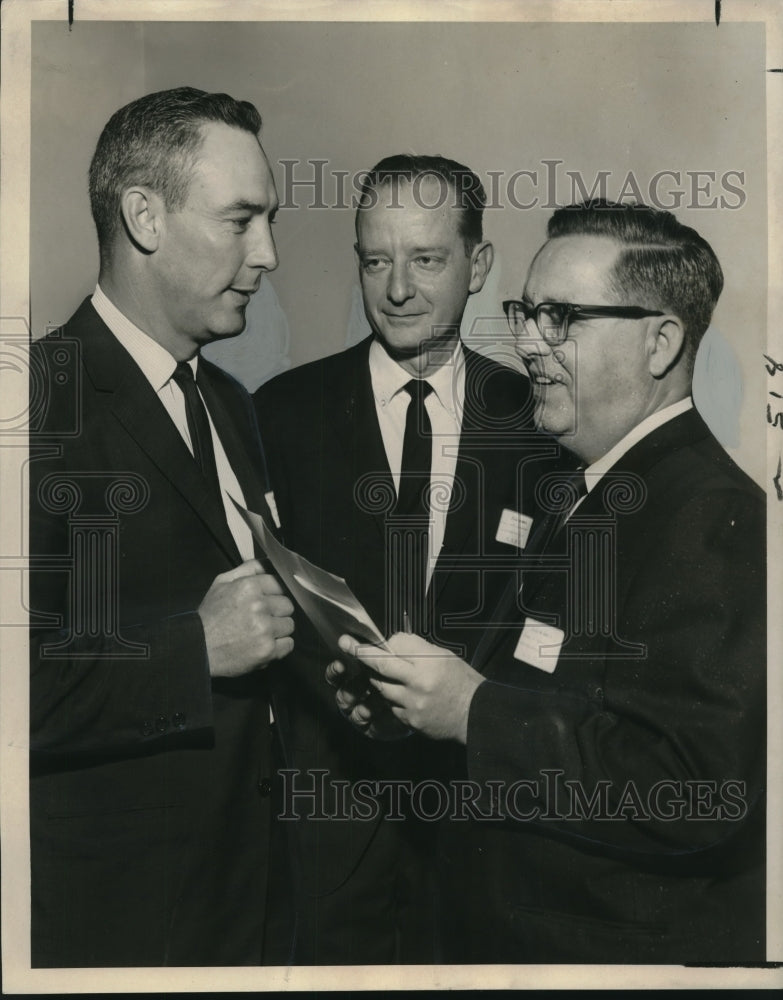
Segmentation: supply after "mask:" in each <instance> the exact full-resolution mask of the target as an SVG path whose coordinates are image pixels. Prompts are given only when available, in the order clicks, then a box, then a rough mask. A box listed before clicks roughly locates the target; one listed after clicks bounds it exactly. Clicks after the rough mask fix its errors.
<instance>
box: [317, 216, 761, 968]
mask: <svg viewBox="0 0 783 1000" xmlns="http://www.w3.org/2000/svg"><path fill="white" fill-rule="evenodd" d="M548 235H549V239H548V241H547V242H546V243H545V244H544V245H543V247H542V248H541V249H540V250H539V252H538V253H537V255H536V257H535V259H534V260H533V263H532V265H531V267H530V271H529V273H528V277H527V282H526V285H525V290H524V293H523V295H522V298H521V299H520V300H512V301H510V302H507V303H505V304H504V305H505V308H506V312H507V315H508V318H509V323H510V325H511V328H512V330H513V332H514V334H515V336H516V337H517V345H518V346H517V350H518V352H519V354H520V355H521V357H522V358H523V359H524V361H525V363H526V365H527V368H528V371H529V373H530V377H531V381H532V384H533V393H534V398H535V417H536V423H537V425H538V426H539V427H540V428H542V429H543V430H545V431H546V432H548V433H549V434H552V435H554V436H555V437H556V438H557V439H558V440H559V441H560V442H561V443H562V444H563V445H564V446H566V447H567V448H569V449H570V450H571V451H572V452H573V453H574V454H575V455H576V456H577V458H578V459H579V461H580V462H581V464H582V471H581V472H579V473H576V474H572V475H571V476H570V477H569V478H568V480H566V481H565V482H562V481H558V480H556V479H552V478H546V477H545V479H544V480H542V482H541V483H540V484H539V492H540V494H541V495H542V497H545V496H546V495H548V496H549V498H550V504H551V508H552V509H551V511H550V514H549V516H544V517H541V518H539V521H538V523H537V524H534V526H533V530H532V532H531V538H530V542H529V543H528V548H527V550H526V554H525V557H524V559H523V566H522V568H523V575H524V582H523V585H522V588H521V591H520V589H519V586H518V585H515V586H512V587H510V588H509V589H508V590H507V593H506V594H505V596H504V599H503V600H501V602H500V603H499V605H498V607H497V609H496V611H495V615H494V627H493V628H492V629H490V630H489V631H488V632H487V634H486V636H485V637H484V639H483V640H482V642H481V643H480V645H479V648H478V649H477V651H476V653H475V654H474V657H473V660H472V661H471V665H470V666H469V665H468V663H466V662H464V661H462V660H460V659H458V658H457V657H455V656H454V655H453V654H451V653H446V652H444V651H442V650H438V649H437V648H436V647H435V646H433V645H432V644H429V643H427V642H426V641H425V640H423V639H421V638H419V637H417V636H405V635H400V636H394V637H392V638H391V639H390V640H388V645H389V647H390V648H391V649H392V651H393V653H394V654H395V655H393V656H388V655H384V654H383V653H381V652H380V651H378V650H375V651H373V650H371V649H369V648H365V650H364V651H363V653H362V658H363V659H364V660H365V662H366V663H367V664H370V665H371V666H372V667H373V668H374V669H375V670H376V671H378V673H379V674H380V675H381V677H380V678H375V679H373V680H372V681H371V682H370V683H371V685H372V687H373V688H374V690H376V691H378V692H380V693H381V695H383V696H384V697H385V698H387V699H388V702H389V704H390V705H391V706H392V711H393V713H394V714H395V716H396V717H397V718H398V719H399V720H400V721H401V722H402V723H404V724H405V725H407V726H410V727H411V728H413V729H415V730H417V731H419V732H423V733H425V734H427V735H429V736H431V737H432V738H434V739H440V740H451V741H455V742H456V743H458V744H463V745H464V746H465V751H466V761H467V768H466V771H465V772H463V777H467V778H468V779H470V780H471V781H472V782H474V783H475V786H474V793H475V794H476V795H477V790H479V789H480V791H481V798H480V800H479V799H478V798H476V801H475V802H474V806H476V807H477V808H478V803H479V802H480V809H481V814H480V815H477V813H476V812H475V811H474V813H473V819H472V820H471V822H470V823H463V824H462V825H461V826H460V824H456V823H451V824H445V825H444V826H443V834H444V836H443V839H442V841H441V845H440V851H439V859H440V861H441V863H442V869H443V872H442V873H443V879H442V883H441V884H442V893H443V894H442V898H441V904H442V911H441V935H442V957H443V958H444V959H445V960H448V961H466V962H486V961H492V962H494V961H500V962H570V963H583V962H625V963H634V962H636V963H647V962H656V963H657V962H660V963H683V962H687V963H696V964H704V963H711V962H721V963H723V962H725V963H742V962H758V961H763V960H764V955H765V953H764V916H765V912H764V795H763V790H764V769H765V756H766V754H765V741H764V732H765V686H766V685H765V647H766V642H765V612H766V607H765V586H764V577H765V574H764V539H765V510H764V502H763V494H762V492H761V490H760V489H759V488H758V487H757V486H756V485H755V484H754V483H753V482H751V481H750V480H749V479H748V477H747V476H746V475H745V474H744V473H743V472H742V471H741V470H740V469H739V468H738V467H737V466H736V465H735V464H734V463H733V462H732V461H731V459H729V457H728V456H727V455H726V454H725V452H724V451H723V449H722V448H721V447H720V445H719V444H718V443H717V441H716V440H715V439H714V438H713V436H712V435H711V434H710V432H709V430H708V429H707V427H706V425H705V424H704V422H703V421H702V420H701V418H700V416H699V415H698V414H697V413H696V411H695V410H694V408H693V404H692V400H691V394H690V393H691V376H692V370H693V357H694V355H695V351H696V346H697V345H698V342H699V339H700V337H701V336H702V334H703V333H704V331H705V329H706V327H707V325H708V323H709V321H710V317H711V315H712V310H713V308H714V306H715V303H716V302H717V299H718V296H719V294H720V291H721V288H722V285H723V276H722V272H721V268H720V265H719V263H718V261H717V258H716V257H715V254H714V253H713V251H712V249H711V248H710V246H709V245H708V244H707V243H706V241H705V240H704V239H702V238H701V237H700V236H699V235H698V234H697V233H696V232H695V231H694V230H693V229H690V228H688V227H686V226H684V225H682V224H681V223H679V222H678V221H677V220H676V219H675V218H674V216H673V215H671V214H670V213H668V212H662V211H658V210H655V209H652V208H648V207H646V206H641V205H638V206H637V205H627V204H626V205H619V204H611V203H606V202H593V203H588V204H583V205H575V206H570V207H568V208H564V209H560V210H558V211H557V212H556V213H555V214H554V216H553V217H552V219H551V221H550V224H549V230H548ZM341 644H342V645H343V646H344V648H345V650H346V652H353V653H356V652H357V647H356V643H355V641H354V640H349V639H348V638H347V637H346V638H344V639H343V640H341ZM330 675H331V677H332V680H333V681H334V683H336V684H340V683H341V679H342V677H343V676H344V673H343V668H341V667H337V666H332V667H330ZM338 698H339V700H340V704H341V705H342V707H343V708H344V709H345V710H346V711H347V712H350V713H352V715H353V717H354V719H355V721H357V722H358V723H360V724H362V725H364V726H366V724H367V717H368V714H369V709H368V707H367V706H366V705H362V704H361V703H357V701H356V698H355V697H354V695H353V694H352V693H351V692H350V691H344V690H341V691H340V692H338Z"/></svg>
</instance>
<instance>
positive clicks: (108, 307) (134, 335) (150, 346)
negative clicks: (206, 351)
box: [92, 284, 198, 392]
mask: <svg viewBox="0 0 783 1000" xmlns="http://www.w3.org/2000/svg"><path fill="white" fill-rule="evenodd" d="M92 304H93V307H94V309H95V311H96V312H97V313H98V315H99V316H100V317H101V319H102V320H103V322H104V323H105V324H106V326H108V328H109V329H110V330H111V332H112V333H113V334H114V336H115V337H116V338H117V340H119V342H120V343H121V344H122V346H123V347H124V348H125V350H126V351H127V352H128V354H130V356H131V357H132V358H133V360H134V361H135V362H136V364H137V365H138V366H139V368H141V370H142V372H143V373H144V376H145V378H146V379H147V381H148V382H149V383H150V385H151V386H152V388H153V389H154V390H155V392H159V391H160V390H161V389H162V388H163V386H164V385H166V383H167V382H168V381H169V379H170V378H171V376H172V375H173V374H174V371H175V369H176V367H177V362H176V360H175V359H174V357H173V356H172V355H171V354H169V352H168V351H167V350H166V348H165V347H162V346H161V345H160V344H159V343H158V342H157V340H153V339H152V337H150V335H149V334H148V333H145V332H144V331H143V330H140V329H139V327H138V326H136V325H135V323H132V322H131V321H130V320H129V319H128V317H127V316H126V315H125V314H124V313H122V312H120V310H119V309H118V308H117V307H116V306H115V305H114V303H113V302H112V301H111V299H109V297H108V296H107V295H106V293H105V292H104V291H103V289H102V288H101V286H100V285H99V284H98V285H96V286H95V291H94V292H93V296H92ZM188 364H189V365H190V367H191V368H192V369H193V377H194V378H195V377H196V372H197V371H198V355H196V356H195V357H193V358H191V359H190V361H189V362H188Z"/></svg>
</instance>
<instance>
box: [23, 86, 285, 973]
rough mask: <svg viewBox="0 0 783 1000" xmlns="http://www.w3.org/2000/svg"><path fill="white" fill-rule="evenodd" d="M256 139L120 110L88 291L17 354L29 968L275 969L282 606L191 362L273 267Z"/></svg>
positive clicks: (99, 188) (258, 477)
mask: <svg viewBox="0 0 783 1000" xmlns="http://www.w3.org/2000/svg"><path fill="white" fill-rule="evenodd" d="M260 127H261V119H260V116H259V114H258V112H257V111H256V109H255V108H254V107H253V106H252V105H251V104H248V103H247V102H238V101H235V100H234V99H233V98H231V97H229V96H227V95H226V94H207V93H205V92H203V91H200V90H194V89H192V88H189V87H181V88H178V89H176V90H169V91H162V92H160V93H156V94H150V95H148V96H146V97H142V98H140V99H138V100H136V101H133V102H132V103H131V104H129V105H127V106H126V107H124V108H122V109H121V110H120V111H118V112H117V113H116V114H115V115H114V116H113V117H112V118H111V120H110V121H109V123H108V124H107V125H106V127H105V129H104V130H103V132H102V134H101V137H100V139H99V141H98V145H97V148H96V151H95V154H94V157H93V160H92V165H91V168H90V197H91V203H92V210H93V215H94V219H95V223H96V227H97V231H98V239H99V244H100V260H101V267H100V276H99V280H98V285H97V287H96V289H95V292H94V294H93V295H92V297H91V298H89V299H86V300H85V301H84V302H83V303H82V304H81V306H80V307H79V309H78V310H77V312H76V314H75V315H74V316H73V317H72V319H71V320H70V321H69V322H68V323H66V324H65V326H64V327H62V329H61V330H58V331H56V332H55V333H54V334H52V335H50V336H49V337H47V338H45V339H44V340H42V341H37V342H35V343H34V344H33V345H32V347H31V371H32V375H33V381H32V385H31V398H32V399H33V400H34V401H35V404H34V406H33V407H32V409H31V434H30V453H31V463H30V556H31V570H32V572H31V579H30V618H31V653H32V655H31V682H30V771H31V784H30V827H31V848H32V962H33V965H35V966H49V967H51V966H140V965H153V966H157V965H242V964H258V963H260V962H262V961H273V962H274V961H276V962H279V961H285V960H286V958H287V951H286V941H287V939H288V937H290V933H291V931H290V928H288V926H287V925H286V923H285V920H284V914H283V912H282V910H281V909H280V908H279V905H278V904H279V898H278V897H275V898H274V899H273V896H274V894H275V891H276V886H277V882H276V879H277V878H278V877H279V873H280V872H281V871H284V870H285V859H284V857H281V856H275V857H273V858H272V859H271V860H270V831H271V829H272V803H271V798H270V790H271V787H272V786H271V780H270V777H271V775H272V773H273V770H274V768H275V765H274V763H273V753H274V751H275V744H274V739H275V738H274V737H273V736H272V733H271V731H270V682H269V678H268V677H266V676H265V675H264V672H262V671H261V670H260V669H259V668H262V667H265V666H267V665H268V664H269V663H271V662H272V661H274V660H278V659H280V658H282V657H284V656H286V655H287V654H288V653H289V652H290V651H291V649H292V648H293V640H292V638H291V633H292V631H293V621H292V618H291V615H292V612H293V607H292V605H291V602H290V601H289V600H288V598H287V597H285V596H284V595H283V594H282V591H281V588H280V585H279V584H278V582H277V580H276V579H275V578H274V577H272V576H269V575H267V574H266V573H265V572H264V571H263V570H262V567H261V565H260V563H259V562H258V561H257V560H256V559H255V558H254V555H255V553H254V547H253V541H252V537H251V535H250V532H249V529H248V528H247V526H246V525H245V524H244V522H243V521H242V519H241V517H240V516H239V514H238V512H237V510H236V507H235V506H234V503H233V500H236V501H238V502H239V503H244V504H246V505H247V506H249V507H251V508H253V509H256V510H259V509H260V510H261V511H265V510H267V508H266V501H265V499H264V497H265V493H266V492H267V491H268V485H267V483H266V481H265V477H264V475H263V468H264V465H263V461H264V460H263V452H262V449H261V443H260V440H259V437H258V430H257V425H256V421H255V415H254V413H253V410H252V406H251V403H250V399H249V397H248V395H247V393H246V392H245V391H244V390H243V389H241V388H240V387H239V386H238V385H237V384H236V383H235V382H234V380H233V379H231V378H229V377H228V376H226V375H225V374H224V373H222V372H221V371H220V370H219V369H217V368H215V367H214V366H213V365H211V364H209V362H207V361H205V360H203V359H201V358H200V356H199V349H200V347H201V346H202V345H203V344H206V343H209V342H210V341H212V340H214V339H216V338H218V337H232V336H235V335H236V334H238V333H240V332H241V331H242V329H243V327H244V324H245V308H246V306H247V303H248V301H249V299H250V296H251V295H252V294H253V292H255V291H256V289H257V288H258V284H259V282H260V280H261V277H262V276H263V274H264V273H266V272H268V271H271V270H273V269H274V268H275V267H276V266H277V254H276V250H275V245H274V241H273V239H272V234H271V230H270V222H271V221H272V219H273V217H274V213H275V210H276V208H277V194H276V191H275V185H274V180H273V178H272V174H271V171H270V168H269V164H268V162H267V159H266V156H265V155H264V152H263V150H262V148H261V145H260V143H259V141H258V132H259V130H260ZM270 867H271V869H272V878H270V877H269V875H270ZM282 898H283V899H284V894H282ZM268 899H269V900H270V903H271V907H272V912H271V913H269V912H267V901H268ZM267 918H271V919H267Z"/></svg>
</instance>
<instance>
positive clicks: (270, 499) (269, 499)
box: [264, 490, 280, 530]
mask: <svg viewBox="0 0 783 1000" xmlns="http://www.w3.org/2000/svg"><path fill="white" fill-rule="evenodd" d="M264 500H266V503H267V507H269V511H270V513H271V515H272V520H273V521H274V522H275V527H276V528H277V529H278V530H279V529H280V515H279V514H278V513H277V504H276V503H275V495H274V493H273V492H272V491H271V490H270V491H269V492H268V493H265V494H264Z"/></svg>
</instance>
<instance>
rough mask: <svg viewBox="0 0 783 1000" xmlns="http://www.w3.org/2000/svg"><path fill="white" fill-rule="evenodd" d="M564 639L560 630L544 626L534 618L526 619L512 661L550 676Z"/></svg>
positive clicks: (551, 626) (563, 634)
mask: <svg viewBox="0 0 783 1000" xmlns="http://www.w3.org/2000/svg"><path fill="white" fill-rule="evenodd" d="M564 639H565V632H564V631H563V630H562V629H560V628H555V626H554V625H545V624H544V623H543V622H538V621H536V619H535V618H527V619H526V620H525V625H524V628H523V629H522V634H521V635H520V637H519V641H518V642H517V645H516V649H515V650H514V659H515V660H521V661H522V662H523V663H527V664H529V665H530V666H531V667H536V668H537V669H538V670H543V671H545V672H546V673H548V674H552V673H554V672H555V667H556V666H557V658H558V657H559V656H560V647H561V646H562V645H563V640H564Z"/></svg>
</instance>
